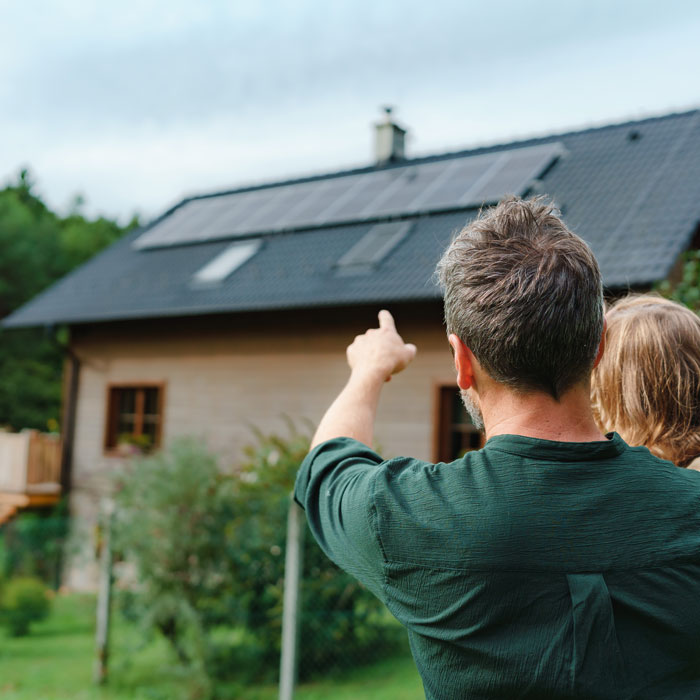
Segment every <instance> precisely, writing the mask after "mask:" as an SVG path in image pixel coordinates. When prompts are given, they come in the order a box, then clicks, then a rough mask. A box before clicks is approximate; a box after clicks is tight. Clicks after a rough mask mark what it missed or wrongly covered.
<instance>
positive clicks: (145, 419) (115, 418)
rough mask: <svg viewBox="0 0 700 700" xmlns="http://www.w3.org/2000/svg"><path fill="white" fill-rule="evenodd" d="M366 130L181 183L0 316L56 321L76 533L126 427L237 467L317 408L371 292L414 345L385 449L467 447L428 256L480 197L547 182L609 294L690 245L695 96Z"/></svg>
mask: <svg viewBox="0 0 700 700" xmlns="http://www.w3.org/2000/svg"><path fill="white" fill-rule="evenodd" d="M376 129H377V132H376V133H377V151H376V159H375V162H374V163H373V164H372V165H369V166H368V167H365V168H360V169H354V170H346V171H339V172H334V173H329V174H325V175H319V176H317V177H306V178H300V179H295V180H285V181H282V182H273V183H269V184H265V185H260V186H255V187H244V188H240V189H236V190H229V191H225V192H217V193H212V194H206V195H201V196H195V197H190V198H187V199H185V200H183V201H182V202H180V203H179V204H177V206H175V207H173V208H172V209H170V210H168V211H166V212H165V213H164V214H163V215H162V216H160V217H159V218H157V219H156V220H155V221H153V222H152V223H151V224H150V225H149V226H147V227H145V228H143V229H141V230H138V231H134V232H132V233H130V234H129V235H127V236H126V237H125V238H124V239H122V240H120V241H119V242H117V243H116V244H114V245H113V246H112V247H110V248H109V249H107V250H105V251H104V252H102V253H101V254H99V255H97V256H96V257H95V258H94V259H92V260H91V261H89V262H88V263H86V264H85V265H83V266H82V267H80V268H79V269H77V270H75V271H74V272H72V273H71V274H69V275H68V276H67V277H65V278H64V279H62V280H61V281H59V282H58V283H57V284H55V285H53V286H52V287H51V288H49V289H48V290H46V291H45V292H44V293H42V294H41V295H39V296H38V297H37V298H35V299H34V300H33V301H31V302H29V303H28V304H26V305H25V306H23V307H22V308H20V309H19V310H17V311H16V312H15V313H13V314H12V315H11V316H10V317H8V318H7V319H5V321H4V325H5V326H6V327H19V326H38V325H46V326H56V325H65V326H68V327H69V329H70V338H71V340H70V355H69V359H68V360H67V365H66V366H67V377H66V387H67V389H66V411H65V418H64V423H65V425H64V436H63V437H64V442H65V447H64V465H63V467H64V468H63V474H64V479H63V481H64V484H63V485H64V488H67V487H70V493H71V510H72V514H73V516H74V518H75V521H76V522H77V523H78V524H79V525H81V526H82V527H83V530H82V532H84V533H90V532H91V530H92V528H91V527H90V525H91V524H93V523H94V522H95V519H96V514H97V507H98V497H99V494H101V493H103V492H104V491H105V489H106V488H107V487H106V484H107V476H108V475H109V474H110V472H111V471H112V470H113V469H114V468H115V465H116V464H118V462H119V460H121V459H123V449H124V443H125V442H127V443H128V442H134V443H137V444H140V445H145V446H160V445H164V444H167V442H168V441H169V440H172V439H173V438H175V437H176V436H181V435H194V436H201V437H202V438H203V439H204V440H205V441H206V442H207V443H208V445H209V446H210V447H211V448H212V449H214V450H216V451H217V452H219V453H220V454H222V455H225V458H226V460H227V461H228V462H235V460H236V459H237V458H238V456H239V455H240V454H241V448H242V447H243V446H245V445H247V444H249V443H250V442H251V440H252V433H251V426H255V427H257V428H260V429H262V430H263V431H272V430H283V429H284V417H285V416H289V417H292V418H293V419H295V420H296V421H297V422H300V421H301V420H302V419H308V420H310V421H312V422H317V421H318V420H319V418H320V417H321V415H322V413H323V410H324V409H325V408H326V406H327V405H328V403H329V401H330V400H331V398H332V397H333V396H334V395H335V394H336V392H337V391H338V390H339V389H340V387H341V386H342V385H343V383H344V381H345V379H346V377H347V368H346V366H345V359H344V350H345V347H346V345H347V344H348V342H349V341H350V340H351V339H352V338H353V337H354V336H355V335H356V334H357V333H360V332H363V331H364V330H365V329H366V328H367V327H368V326H369V325H372V324H374V323H375V322H376V313H377V311H378V309H380V308H382V307H387V308H389V309H390V310H391V311H392V312H393V313H394V315H395V317H396V320H397V325H398V328H399V330H400V332H401V333H402V335H403V336H404V338H405V339H406V340H407V341H410V342H413V343H415V344H416V345H417V346H418V356H417V358H416V360H415V362H414V363H413V365H412V366H411V368H410V370H409V371H407V372H406V373H404V374H402V375H401V376H400V377H397V378H396V380H395V381H394V382H392V385H391V387H390V389H389V390H388V391H386V392H385V395H384V396H383V397H382V402H381V406H380V410H379V414H378V419H377V428H376V434H377V439H378V441H379V443H380V444H381V446H382V449H383V451H384V452H385V453H386V454H399V453H409V454H412V455H414V456H417V457H420V458H425V459H431V460H441V459H451V458H453V457H454V456H456V454H457V453H459V452H460V451H462V450H464V449H469V448H470V447H473V446H475V445H478V444H479V440H480V436H479V435H478V434H477V433H476V432H475V430H474V428H473V426H471V424H470V423H469V421H468V418H467V417H466V414H465V413H464V411H463V410H462V409H461V405H460V402H459V400H458V398H457V394H456V391H455V385H454V375H453V368H452V363H451V357H450V353H449V351H448V348H447V343H446V340H445V333H444V328H443V325H442V309H441V299H440V290H439V289H438V288H437V286H436V285H435V283H434V280H433V270H434V266H435V263H436V261H437V260H438V258H439V256H440V254H441V252H442V251H443V249H444V248H445V246H446V245H447V243H448V242H449V240H450V239H451V237H452V235H453V233H454V232H455V231H456V230H458V229H460V228H461V227H462V226H463V225H464V224H465V223H466V222H467V221H469V220H470V219H471V218H472V217H473V216H475V214H476V212H477V211H478V208H479V207H480V206H482V204H489V203H494V202H496V201H498V200H499V199H500V198H501V197H503V196H504V195H506V194H509V193H514V194H519V195H532V194H538V193H545V194H547V195H549V196H550V197H552V198H553V200H554V201H555V202H556V204H557V206H558V207H559V208H560V209H561V211H562V212H563V214H564V217H565V219H566V221H567V222H568V224H569V225H570V226H571V227H572V228H573V230H574V231H576V232H577V233H579V235H581V236H582V237H583V238H584V239H586V240H587V241H588V242H589V243H590V245H591V246H592V248H593V250H594V252H595V254H596V255H597V257H598V259H599V261H600V265H601V268H602V273H603V277H604V281H605V284H606V286H607V288H608V289H609V290H624V289H627V288H634V289H647V288H649V287H650V286H651V285H653V284H654V283H655V282H658V281H659V280H663V279H665V278H667V277H669V275H672V274H673V271H674V269H676V267H677V265H678V261H679V256H680V255H681V253H683V251H685V250H686V249H688V248H689V247H691V246H696V247H697V246H698V244H699V242H700V241H699V239H700V235H699V228H698V223H699V222H700V111H690V112H686V113H682V114H671V115H668V116H664V117H659V118H653V119H646V120H641V121H635V122H628V123H624V124H616V125H612V126H605V127H602V128H594V129H587V130H584V131H577V132H571V133H564V134H558V135H552V136H547V137H544V138H536V139H529V140H526V141H519V142H514V143H508V144H504V145H499V146H491V147H484V148H477V149H472V150H466V151H459V152H455V153H447V154H441V155H436V156H430V157H423V158H416V159H406V158H404V157H403V130H402V129H400V128H399V127H398V126H397V125H396V124H394V123H393V122H392V121H391V117H390V115H388V118H387V120H386V121H385V122H383V123H382V124H379V125H377V127H376ZM85 541H88V540H85ZM87 549H88V548H87V547H86V551H87ZM93 580H94V570H93V569H91V568H90V566H84V565H81V566H73V567H71V568H70V571H69V575H68V583H69V584H70V585H73V586H75V587H89V586H90V585H91V584H92V582H93Z"/></svg>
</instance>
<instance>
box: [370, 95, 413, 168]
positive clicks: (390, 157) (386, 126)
mask: <svg viewBox="0 0 700 700" xmlns="http://www.w3.org/2000/svg"><path fill="white" fill-rule="evenodd" d="M381 109H382V112H384V120H383V121H381V122H378V123H376V124H375V125H374V135H375V138H374V158H375V160H376V162H377V165H385V164H386V163H391V162H395V161H397V160H403V159H404V158H405V155H404V145H405V136H406V129H403V128H402V127H400V126H399V125H398V124H396V123H395V122H394V120H393V118H392V117H393V113H394V108H393V106H392V105H384V106H383V107H382V108H381Z"/></svg>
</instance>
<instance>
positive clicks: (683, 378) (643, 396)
mask: <svg viewBox="0 0 700 700" xmlns="http://www.w3.org/2000/svg"><path fill="white" fill-rule="evenodd" d="M605 318H606V321H607V324H608V329H607V333H606V335H605V352H604V353H603V357H602V359H601V361H600V363H599V365H598V366H597V367H596V368H595V369H594V371H593V378H592V387H591V399H592V403H593V412H594V416H595V419H596V422H597V423H598V426H599V427H600V428H601V429H602V430H604V431H610V430H614V431H616V432H618V433H619V434H620V435H621V436H622V438H623V439H624V440H625V441H626V442H627V443H628V444H630V445H644V446H646V447H648V448H649V450H651V452H653V453H654V454H655V455H657V456H658V457H661V458H663V459H668V460H670V461H672V462H674V463H675V464H677V465H678V466H680V467H686V466H688V465H689V464H690V462H692V461H693V458H695V457H697V456H698V455H700V318H698V316H696V315H695V314H694V313H693V312H692V311H691V310H690V309H687V308H686V307H685V306H681V305H680V304H677V303H676V302H673V301H669V300H668V299H663V298H662V297H659V296H656V295H652V294H647V295H641V294H639V295H631V296H628V297H625V298H623V299H620V300H619V301H617V302H616V303H615V304H613V305H612V306H611V308H610V309H609V310H608V312H607V314H606V317H605Z"/></svg>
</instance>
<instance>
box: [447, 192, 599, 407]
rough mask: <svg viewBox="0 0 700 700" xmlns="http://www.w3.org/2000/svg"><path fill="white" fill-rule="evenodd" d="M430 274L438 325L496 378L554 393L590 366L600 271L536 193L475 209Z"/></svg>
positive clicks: (562, 390)
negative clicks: (435, 286) (435, 282)
mask: <svg viewBox="0 0 700 700" xmlns="http://www.w3.org/2000/svg"><path fill="white" fill-rule="evenodd" d="M437 275H438V279H439V281H440V284H441V285H442V288H443V291H444V299H445V324H446V326H447V332H448V333H455V334H456V335H457V336H458V337H459V338H460V339H461V340H462V341H463V342H464V343H465V344H466V345H467V347H469V349H470V350H471V351H472V352H473V353H474V356H475V357H476V359H477V360H478V361H479V363H480V364H481V365H482V367H483V368H484V369H485V370H486V371H487V372H488V373H489V375H490V376H491V377H492V378H493V379H495V380H496V381H498V382H501V383H503V384H505V385H507V386H509V387H510V388H511V389H513V390H515V391H519V392H528V391H544V392H546V393H548V394H550V395H551V396H553V397H554V398H555V399H557V400H558V399H559V398H560V397H561V395H562V394H564V393H565V392H566V391H567V390H568V389H570V388H571V387H573V386H574V385H575V384H576V383H578V382H579V381H581V380H583V379H585V378H586V377H587V376H588V375H589V374H590V371H591V369H592V368H593V363H594V361H595V357H596V354H597V350H598V346H599V344H600V339H601V335H602V332H603V286H602V281H601V277H600V270H599V268H598V263H597V262H596V259H595V257H594V256H593V252H592V251H591V249H590V248H589V247H588V245H587V244H586V243H585V242H584V241H583V240H582V239H581V238H579V237H578V236H577V235H576V234H574V233H572V232H571V231H570V230H569V229H568V228H567V227H566V225H565V224H564V222H563V221H562V220H561V218H560V216H559V215H558V214H557V212H556V211H555V209H554V207H553V206H552V205H551V204H549V203H548V202H546V201H545V200H544V199H543V198H541V197H538V198H535V199H531V200H523V199H520V198H517V197H508V198H507V199H504V200H503V201H502V202H501V203H500V204H499V205H498V206H496V207H493V208H491V209H488V210H486V211H482V212H480V213H479V216H478V217H477V218H476V219H475V220H474V221H472V222H471V223H469V224H467V226H465V228H464V229H462V231H460V232H459V233H458V234H457V236H456V237H455V239H454V240H453V241H452V243H451V244H450V246H449V247H448V248H447V250H446V251H445V253H444V255H443V256H442V259H441V260H440V262H439V263H438V266H437Z"/></svg>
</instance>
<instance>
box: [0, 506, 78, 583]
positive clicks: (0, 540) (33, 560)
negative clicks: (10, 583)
mask: <svg viewBox="0 0 700 700" xmlns="http://www.w3.org/2000/svg"><path fill="white" fill-rule="evenodd" d="M68 524H69V516H68V502H67V499H64V500H62V501H60V502H59V503H58V505H56V506H54V507H53V508H51V509H50V510H42V511H41V512H32V511H29V512H23V513H20V514H19V515H17V516H16V517H15V518H13V519H12V520H11V521H10V522H9V523H6V524H5V525H4V526H3V527H2V529H1V530H0V576H3V575H4V576H5V577H7V578H10V577H16V576H32V577H37V578H40V579H41V580H42V581H44V583H46V584H47V585H49V586H51V587H52V588H58V585H59V582H60V575H61V565H62V553H63V547H64V544H65V542H66V538H67V535H68Z"/></svg>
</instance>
